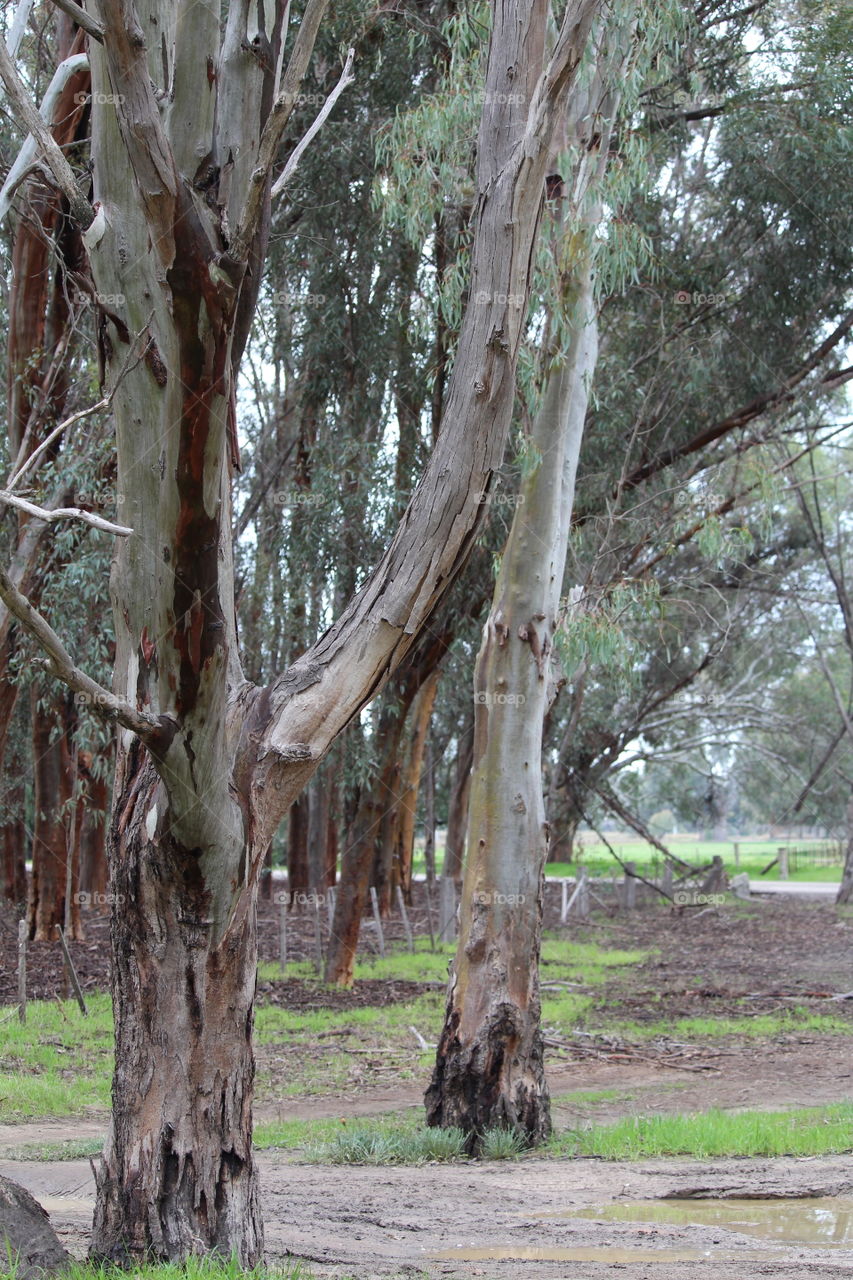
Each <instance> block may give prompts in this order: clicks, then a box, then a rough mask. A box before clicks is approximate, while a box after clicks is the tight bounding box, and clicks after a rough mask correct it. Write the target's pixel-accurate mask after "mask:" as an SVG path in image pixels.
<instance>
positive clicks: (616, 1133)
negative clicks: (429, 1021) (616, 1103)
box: [550, 1102, 853, 1160]
mask: <svg viewBox="0 0 853 1280" xmlns="http://www.w3.org/2000/svg"><path fill="white" fill-rule="evenodd" d="M851 1134H853V1103H849V1102H844V1103H835V1104H833V1105H830V1106H824V1107H804V1108H802V1109H801V1110H796V1111H742V1112H728V1111H702V1112H698V1113H695V1114H691V1115H669V1116H634V1117H631V1118H629V1119H625V1120H620V1121H618V1122H617V1123H616V1124H609V1125H596V1126H589V1127H585V1128H582V1129H575V1130H568V1131H566V1132H564V1133H562V1134H560V1135H559V1136H558V1137H557V1138H556V1139H553V1140H552V1142H551V1144H550V1149H551V1150H552V1151H553V1152H554V1153H555V1154H558V1155H570V1156H597V1157H599V1158H603V1159H605V1160H643V1159H647V1158H648V1157H651V1156H693V1157H694V1158H696V1159H711V1158H713V1157H724V1156H725V1157H731V1156H821V1155H837V1154H841V1153H845V1152H849V1151H851V1150H853V1145H851Z"/></svg>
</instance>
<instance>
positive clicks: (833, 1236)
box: [548, 1196, 853, 1249]
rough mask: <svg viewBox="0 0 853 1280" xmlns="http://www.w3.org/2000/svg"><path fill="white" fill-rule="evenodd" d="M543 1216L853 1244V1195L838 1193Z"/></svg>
mask: <svg viewBox="0 0 853 1280" xmlns="http://www.w3.org/2000/svg"><path fill="white" fill-rule="evenodd" d="M548 1216H549V1217H561V1218H595V1219H596V1220H597V1221H602V1220H603V1221H605V1222H660V1223H666V1224H668V1225H670V1226H701V1227H724V1228H725V1229H726V1230H727V1231H739V1232H741V1233H742V1234H744V1235H747V1236H757V1237H758V1238H759V1239H760V1240H766V1241H768V1242H769V1243H771V1244H787V1245H791V1244H793V1245H811V1246H812V1248H820V1249H843V1248H845V1247H846V1248H853V1198H848V1197H841V1196H832V1197H827V1198H825V1199H813V1200H689V1201H685V1200H638V1201H635V1202H633V1203H631V1202H628V1203H625V1204H605V1205H601V1206H600V1207H599V1208H597V1209H569V1210H567V1211H566V1212H565V1213H561V1214H559V1215H558V1214H553V1215H552V1214H549V1215H548Z"/></svg>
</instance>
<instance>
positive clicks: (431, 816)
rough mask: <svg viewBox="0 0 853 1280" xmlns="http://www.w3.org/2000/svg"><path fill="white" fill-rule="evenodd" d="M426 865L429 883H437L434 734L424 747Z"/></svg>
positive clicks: (428, 736)
mask: <svg viewBox="0 0 853 1280" xmlns="http://www.w3.org/2000/svg"><path fill="white" fill-rule="evenodd" d="M423 788H424V865H425V866H426V879H427V884H428V885H429V886H430V887H432V885H434V884H435V758H434V752H433V746H432V735H431V734H429V733H428V734H427V740H426V746H425V747H424V781H423Z"/></svg>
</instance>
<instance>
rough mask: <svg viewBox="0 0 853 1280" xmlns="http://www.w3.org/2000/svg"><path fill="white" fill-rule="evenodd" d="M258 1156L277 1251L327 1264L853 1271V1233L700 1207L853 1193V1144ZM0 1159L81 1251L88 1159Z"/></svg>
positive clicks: (699, 1279)
mask: <svg viewBox="0 0 853 1280" xmlns="http://www.w3.org/2000/svg"><path fill="white" fill-rule="evenodd" d="M259 1160H260V1167H261V1177H262V1187H263V1198H264V1203H265V1216H266V1224H267V1227H266V1237H267V1253H268V1257H269V1260H270V1262H273V1263H275V1262H282V1261H284V1260H285V1259H286V1258H287V1257H299V1258H305V1259H308V1260H309V1263H310V1270H311V1271H312V1272H314V1274H316V1275H318V1276H323V1277H325V1276H339V1277H344V1276H352V1277H358V1278H359V1280H368V1277H372V1276H376V1277H380V1276H381V1277H391V1276H407V1277H416V1276H428V1277H436V1278H437V1277H459V1278H460V1280H461V1278H462V1277H474V1276H484V1277H494V1278H500V1280H528V1278H529V1277H541V1278H542V1280H550V1278H551V1277H555V1278H556V1277H560V1278H561V1280H562V1278H571V1280H595V1278H596V1277H599V1276H600V1277H608V1276H617V1275H619V1276H624V1277H626V1280H752V1278H753V1277H755V1278H756V1280H757V1278H758V1277H763V1276H770V1277H777V1278H778V1280H799V1277H803V1276H823V1277H826V1278H827V1280H830V1278H832V1277H837V1276H849V1275H850V1274H851V1271H853V1248H850V1247H842V1248H838V1247H831V1243H830V1242H824V1241H821V1243H820V1244H819V1245H817V1246H815V1245H800V1244H791V1243H788V1244H786V1243H782V1242H779V1241H773V1240H767V1239H762V1238H760V1237H755V1236H753V1235H750V1234H746V1233H745V1231H743V1230H734V1229H731V1228H730V1227H720V1226H717V1225H713V1226H711V1225H702V1224H701V1222H700V1223H697V1224H691V1222H690V1218H691V1215H693V1214H695V1215H696V1216H699V1217H701V1215H702V1213H703V1210H704V1209H705V1207H706V1201H707V1198H708V1197H714V1198H719V1197H725V1198H728V1197H735V1198H736V1199H738V1200H739V1199H741V1198H742V1197H751V1198H755V1197H779V1196H783V1197H815V1196H820V1197H839V1196H840V1197H847V1198H848V1200H847V1203H848V1205H849V1204H853V1201H851V1200H849V1197H850V1195H851V1192H853V1166H851V1162H850V1161H849V1160H845V1159H839V1158H832V1159H819V1160H779V1159H777V1160H736V1161H713V1162H710V1163H707V1164H701V1163H698V1162H697V1161H695V1160H655V1161H644V1162H636V1163H630V1164H626V1163H616V1162H613V1163H611V1162H604V1161H593V1160H551V1161H544V1160H537V1159H523V1160H519V1161H516V1162H513V1163H509V1164H483V1165H427V1166H424V1167H421V1168H357V1167H346V1168H340V1167H336V1168H331V1167H328V1166H316V1165H298V1164H289V1163H288V1164H285V1163H283V1162H281V1161H280V1160H277V1159H276V1158H275V1157H274V1156H272V1155H268V1154H267V1155H265V1154H261V1156H260V1158H259ZM0 1174H4V1175H5V1176H7V1177H13V1178H16V1179H17V1180H18V1181H19V1182H22V1183H24V1185H26V1186H27V1187H28V1188H29V1189H30V1190H31V1191H32V1192H33V1194H34V1195H35V1196H36V1197H37V1198H38V1199H39V1200H41V1202H42V1203H43V1204H44V1205H45V1207H46V1208H47V1209H48V1210H49V1212H50V1215H51V1220H52V1221H53V1223H54V1226H55V1227H56V1228H57V1230H58V1232H59V1234H60V1236H61V1238H62V1240H63V1242H64V1243H65V1244H66V1246H67V1247H68V1248H69V1249H70V1250H71V1251H72V1252H73V1253H75V1254H78V1255H82V1253H83V1251H84V1250H85V1247H86V1239H87V1232H88V1227H89V1224H90V1222H91V1214H92V1207H93V1194H94V1183H93V1179H92V1174H91V1170H90V1168H89V1166H88V1164H87V1163H86V1162H85V1161H70V1162H65V1163H62V1164H32V1163H21V1162H13V1161H3V1162H0ZM664 1196H666V1197H671V1196H677V1197H681V1198H683V1197H688V1199H687V1200H685V1201H683V1202H679V1204H678V1206H677V1208H678V1209H679V1211H682V1210H683V1213H684V1217H685V1219H686V1221H683V1222H681V1223H678V1224H667V1223H659V1222H655V1221H654V1215H653V1213H652V1212H651V1211H650V1212H649V1219H650V1220H649V1221H648V1222H643V1221H639V1222H637V1221H632V1222H625V1223H614V1222H609V1221H604V1220H601V1219H595V1218H593V1219H592V1220H590V1219H587V1218H581V1217H577V1216H574V1215H576V1214H578V1213H582V1212H584V1211H589V1210H598V1209H600V1207H601V1206H603V1205H605V1204H607V1203H608V1202H612V1201H614V1200H616V1201H620V1202H626V1203H631V1202H635V1201H638V1200H641V1201H650V1200H654V1199H657V1198H659V1197H664ZM805 1203H806V1205H808V1201H806V1202H805ZM821 1203H822V1204H823V1205H825V1204H827V1203H828V1202H827V1201H822V1202H821ZM825 1211H826V1210H824V1212H825ZM745 1216H746V1217H747V1218H749V1217H758V1218H759V1219H760V1217H761V1214H760V1212H755V1211H753V1212H752V1213H747V1214H746V1215H745ZM795 1216H796V1215H795ZM848 1218H849V1213H848ZM848 1226H849V1223H848ZM795 1234H796V1228H795ZM827 1243H830V1247H826V1245H827ZM493 1255H499V1256H497V1257H495V1256H493Z"/></svg>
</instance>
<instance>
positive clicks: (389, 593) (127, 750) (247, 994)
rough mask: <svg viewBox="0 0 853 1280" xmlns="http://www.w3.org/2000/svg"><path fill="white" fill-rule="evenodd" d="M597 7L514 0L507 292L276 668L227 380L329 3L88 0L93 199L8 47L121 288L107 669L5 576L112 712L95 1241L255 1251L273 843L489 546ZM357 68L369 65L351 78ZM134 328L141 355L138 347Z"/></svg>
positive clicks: (82, 219) (497, 258) (10, 598)
mask: <svg viewBox="0 0 853 1280" xmlns="http://www.w3.org/2000/svg"><path fill="white" fill-rule="evenodd" d="M64 3H65V4H66V7H67V3H68V0H64ZM599 7H600V6H599V5H598V4H597V3H595V0H578V2H577V3H574V2H573V3H571V4H569V5H568V6H567V8H566V10H565V12H564V14H563V16H562V19H561V21H560V24H559V27H558V29H557V30H556V31H554V32H553V34H552V33H551V31H550V30H549V27H548V14H549V7H548V5H547V4H546V3H544V2H543V0H525V2H524V3H522V4H518V5H516V6H513V8H512V10H511V11H508V10H504V9H503V8H500V7H499V8H497V9H496V10H495V14H494V20H493V24H492V29H491V33H490V43H489V58H488V66H487V71H486V77H485V96H484V99H483V107H482V113H481V119H480V124H479V129H478V142H477V182H476V192H475V196H476V203H477V210H478V212H477V223H476V230H475V233H474V240H473V248H472V254H471V263H470V290H471V296H472V297H477V296H478V295H479V294H486V295H488V296H489V298H491V299H492V301H491V304H490V305H488V306H482V305H472V306H468V307H467V308H466V311H465V316H464V319H463V322H462V327H461V331H460V335H459V341H458V345H457V349H456V358H455V363H454V366H453V371H452V373H451V376H450V379H449V381H448V386H447V392H446V396H445V398H444V403H443V406H442V425H441V430H440V431H439V433H438V440H437V443H436V447H435V450H434V451H433V453H432V456H431V458H430V461H429V464H428V466H427V468H426V471H425V473H424V475H423V477H422V479H421V481H420V483H419V485H418V487H417V488H416V490H415V492H414V494H413V495H412V498H411V500H410V502H409V504H408V506H407V507H406V511H405V514H404V516H403V518H402V520H401V522H400V525H399V527H398V529H397V530H396V532H395V534H394V537H393V538H392V540H391V542H390V544H389V545H388V547H387V548H386V550H385V552H384V554H383V555H382V557H381V559H380V560H379V562H378V564H377V565H376V566H375V568H374V569H373V571H372V572H371V573H369V574H368V576H367V577H366V579H365V580H364V582H363V583H362V584H361V586H360V589H359V590H358V591H357V593H356V594H355V596H354V597H353V598H352V599H351V600H350V601H349V603H347V604H346V606H345V607H344V609H343V611H342V612H341V613H340V614H339V615H338V617H337V619H336V621H334V622H333V623H332V625H331V626H330V627H329V628H328V630H327V631H326V632H325V633H324V634H323V635H322V636H321V637H320V639H319V640H317V641H315V642H314V643H312V644H311V645H310V646H309V647H308V649H307V650H306V652H305V653H303V654H302V655H301V656H300V657H299V658H298V659H296V661H295V662H292V663H291V664H290V666H289V667H288V669H287V670H285V671H283V672H279V673H277V674H276V675H275V676H274V678H273V679H272V681H271V682H270V683H268V684H266V685H265V686H263V687H259V686H257V685H255V684H253V683H252V682H251V681H249V680H248V679H246V677H245V675H244V673H243V671H242V669H241V665H240V658H239V647H238V643H237V637H236V630H235V622H234V596H233V591H234V575H233V553H232V547H231V492H230V491H231V477H230V474H229V458H230V457H231V458H233V456H234V441H235V436H236V434H237V433H236V430H235V427H236V421H235V419H236V404H235V400H236V397H235V378H236V371H237V367H238V364H239V361H240V358H241V355H242V349H243V345H244V343H245V339H246V335H247V333H248V329H249V322H250V320H251V316H252V314H253V312H254V307H255V301H256V296H257V292H258V288H259V284H260V277H261V270H262V264H263V260H264V257H265V251H266V238H267V227H268V216H267V211H268V200H269V196H270V194H271V193H273V194H275V195H278V194H279V191H280V190H281V189H282V188H284V187H286V185H287V181H288V179H289V177H290V175H291V174H292V172H293V170H294V167H295V165H296V164H297V162H298V153H299V147H298V146H297V148H296V149H295V150H294V151H293V152H291V154H290V157H289V160H288V162H287V164H286V165H285V169H284V171H283V173H282V175H281V177H279V178H278V179H276V181H275V182H273V180H272V176H273V169H274V166H275V161H276V156H277V153H278V149H279V143H280V141H281V139H282V136H283V133H284V130H285V127H286V125H287V121H288V119H289V117H290V115H291V113H292V109H293V105H294V101H295V99H296V96H297V94H298V92H299V88H300V85H301V83H302V80H303V76H304V73H305V70H306V67H307V65H308V63H309V60H310V56H311V51H312V48H313V46H314V42H315V39H316V35H317V31H318V29H319V27H320V24H321V22H322V20H323V16H324V12H325V9H326V0H308V3H307V5H306V7H305V10H304V13H303V14H302V16H301V21H299V22H298V23H297V22H296V18H295V15H294V19H293V22H292V23H288V27H287V29H286V30H285V29H284V28H285V19H289V18H290V10H289V6H286V5H276V6H272V5H271V6H266V7H264V8H263V9H260V10H258V9H250V6H248V5H247V4H232V5H230V6H228V7H227V12H224V11H223V10H222V9H221V8H220V6H218V5H213V4H211V5H205V6H197V5H193V6H189V7H187V6H183V5H178V4H177V3H173V4H163V3H161V2H160V0H158V2H157V3H150V4H149V3H140V4H134V3H133V2H132V0H121V3H117V4H106V3H103V4H98V5H96V6H93V11H85V12H84V11H83V10H82V9H80V10H77V8H76V7H75V10H74V12H75V14H76V16H77V19H78V20H79V22H80V23H81V24H82V25H83V26H84V28H85V30H86V31H87V34H88V37H89V62H90V66H91V72H92V90H93V112H92V143H91V145H92V180H93V196H94V201H93V202H92V203H90V201H89V199H88V198H87V196H86V195H85V194H84V193H83V191H82V190H81V188H80V185H79V184H78V180H77V175H76V174H75V172H74V170H73V168H72V167H71V165H70V164H69V162H68V161H67V159H66V158H65V157H64V156H63V154H62V152H61V150H60V149H59V148H58V147H57V146H56V144H55V142H53V140H52V139H51V138H50V136H49V134H48V133H47V131H46V130H45V128H44V125H43V123H42V122H41V120H40V119H39V117H38V114H37V112H36V110H35V108H34V105H33V102H32V99H31V97H30V96H29V94H28V92H27V89H26V86H25V84H24V83H23V81H22V79H21V77H20V75H19V74H18V72H17V70H16V67H15V65H14V62H13V60H12V59H11V57H10V56H9V53H8V51H7V49H6V47H5V45H0V75H1V76H2V79H3V81H4V84H5V86H6V89H7V93H8V95H9V99H10V102H11V104H12V106H13V108H14V110H15V112H16V113H17V115H18V118H19V120H20V122H21V124H22V126H23V127H24V128H25V129H29V130H31V131H32V133H33V135H34V137H35V138H36V139H37V142H38V146H39V148H40V150H41V154H42V156H43V159H44V162H45V163H46V165H47V166H48V169H49V171H50V172H51V174H52V176H53V180H54V181H55V182H56V183H57V185H58V186H59V188H60V189H61V190H62V191H63V193H64V194H65V196H66V197H67V199H68V204H69V212H70V216H71V217H72V218H73V219H74V220H75V221H76V222H77V223H78V225H79V226H80V227H81V230H82V233H83V242H84V244H85V246H86V249H87V256H88V262H89V266H90V268H91V271H92V275H93V279H94V283H95V287H96V290H97V292H98V293H99V294H100V295H101V296H102V297H106V296H107V295H109V296H110V297H111V298H113V299H114V300H115V299H117V298H121V299H122V301H121V302H116V303H115V305H114V306H112V307H111V308H110V312H109V314H108V315H107V316H106V332H105V335H104V339H103V351H104V361H105V372H106V377H107V380H108V382H109V383H110V385H111V387H112V388H113V391H114V395H113V400H112V407H113V411H114V415H115V424H116V437H117V479H116V495H117V498H120V499H121V503H120V516H121V521H122V523H121V524H115V523H113V525H112V532H113V533H114V534H115V535H116V536H117V537H118V538H119V543H118V550H117V552H116V556H115V561H114V567H113V574H112V592H113V609H114V619H115V627H116V650H117V653H116V671H115V677H114V690H115V691H114V692H111V691H109V690H108V689H106V688H104V687H103V686H101V685H99V684H98V683H97V682H96V681H95V680H93V679H92V677H91V676H90V675H88V674H87V673H86V672H85V671H84V670H83V669H82V668H81V667H80V666H79V665H78V664H77V663H76V662H75V660H74V657H73V656H72V654H71V653H70V652H69V650H68V648H67V647H66V646H65V644H64V643H63V641H62V639H61V638H60V637H59V636H58V635H57V633H56V632H55V631H54V630H53V629H52V628H51V627H50V626H49V625H48V623H47V621H46V620H45V619H44V618H43V616H42V615H41V614H40V613H39V612H38V611H37V610H35V609H34V608H33V606H32V605H31V604H30V603H29V602H28V601H27V600H26V599H25V597H24V596H23V595H22V593H21V592H20V591H19V590H18V589H17V588H16V587H15V585H14V583H13V582H12V580H11V578H10V576H9V574H8V573H6V572H5V571H4V572H2V573H0V596H2V599H3V600H4V602H5V603H6V605H7V607H8V608H10V609H11V610H12V611H13V612H14V614H15V616H16V617H17V618H18V619H19V621H20V622H21V623H22V624H23V625H24V626H25V627H26V628H27V629H28V630H29V631H30V632H31V634H33V635H34V636H35V637H36V639H37V640H38V642H39V644H40V645H41V646H42V648H43V649H44V651H45V653H46V655H47V657H48V661H49V665H50V667H51V669H52V670H53V672H54V673H55V674H57V675H58V676H60V677H61V678H62V679H63V680H64V681H65V682H66V683H67V684H68V685H69V686H70V687H71V688H72V689H73V690H74V691H75V692H76V693H79V694H84V695H87V696H88V697H90V698H91V699H92V702H93V705H96V706H97V707H98V708H99V709H100V710H101V712H102V714H103V716H104V717H105V718H106V719H108V720H111V721H112V722H113V723H115V724H117V725H118V726H119V730H120V732H119V744H118V764H117V769H116V777H115V786H114V800H113V808H112V816H111V823H110V832H109V841H110V859H111V872H112V886H113V892H114V894H115V896H116V902H117V907H116V909H115V910H114V912H113V917H112V932H113V948H114V971H113V995H114V1010H115V1032H116V1067H115V1076H114V1081H113V1115H112V1125H111V1130H110V1135H109V1138H108V1141H107V1146H106V1150H105V1154H104V1158H103V1161H102V1163H101V1166H100V1168H99V1170H98V1177H97V1183H98V1186H97V1207H96V1213H95V1226H94V1239H93V1249H94V1252H95V1253H96V1254H106V1255H110V1256H122V1257H132V1258H141V1257H143V1256H145V1255H152V1254H153V1255H155V1256H158V1257H166V1258H180V1257H184V1256H186V1255H188V1254H190V1253H197V1252H199V1251H204V1250H210V1249H218V1250H221V1251H223V1252H225V1253H228V1254H231V1253H233V1254H234V1255H235V1256H236V1257H237V1258H238V1259H239V1261H240V1262H241V1263H242V1264H244V1265H248V1264H252V1263H254V1262H256V1261H257V1260H259V1258H260V1256H261V1252H262V1247H263V1225H262V1219H261V1214H260V1206H259V1194H258V1177H257V1169H256V1166H255V1163H254V1160H253V1157H252V1150H251V1097H252V1080H253V1074H254V1069H253V1059H252V1034H251V1033H252V1007H253V996H254V987H255V964H256V927H255V898H256V890H257V879H258V873H259V868H260V865H261V863H262V860H263V857H264V854H265V852H266V849H267V847H268V845H269V841H270V839H271V836H272V833H273V831H274V830H275V828H276V827H277V825H278V823H279V822H280V820H281V818H282V816H283V815H284V813H286V812H287V810H288V808H289V807H290V805H291V804H292V803H293V801H294V800H295V798H296V797H297V795H298V794H299V792H300V791H301V790H302V788H303V787H304V786H305V784H306V783H307V782H308V781H309V779H310V777H311V775H312V774H313V773H314V771H315V770H316V768H317V767H318V765H319V763H320V761H321V760H322V758H323V756H324V755H325V753H326V752H327V751H328V749H329V747H330V746H331V744H332V743H333V742H334V740H335V739H336V738H337V737H338V735H339V734H340V733H341V732H342V731H343V729H344V728H345V727H346V725H347V724H348V723H349V722H350V721H351V720H352V719H353V718H354V717H355V716H357V715H358V714H359V712H360V710H361V709H362V707H363V706H364V705H365V704H366V703H367V702H368V701H369V700H370V699H371V698H372V697H373V696H375V694H376V693H377V691H378V690H379V689H380V688H381V686H382V684H383V682H384V681H385V680H386V679H387V676H388V674H389V672H390V671H391V670H393V669H394V668H395V667H396V666H398V665H399V664H400V663H401V662H402V661H403V659H404V658H405V656H406V654H407V653H408V652H409V651H410V649H411V648H412V646H413V644H414V643H415V641H416V639H417V636H418V634H419V632H420V631H421V630H422V628H423V626H424V624H425V623H426V621H427V620H428V618H429V617H430V615H431V613H432V611H433V609H434V608H435V606H436V604H437V602H438V601H439V599H440V598H441V596H442V594H443V593H444V591H446V589H447V586H448V584H449V583H450V582H451V581H452V580H453V578H454V577H455V575H456V574H457V572H458V570H459V568H460V566H461V564H462V563H463V562H464V560H465V558H466V556H467V554H468V553H469V551H470V549H471V546H472V544H473V541H474V538H475V536H476V531H477V528H478V525H479V522H480V519H481V515H482V503H481V502H480V500H479V499H480V496H481V495H482V493H484V492H488V489H489V485H490V478H491V475H492V473H493V471H494V470H495V468H496V467H497V466H498V465H499V464H500V459H501V456H502V453H503V448H504V443H505V439H506V435H507V431H508V428H509V424H510V418H511V413H512V406H513V397H514V384H515V367H516V361H517V355H518V349H519V345H520V341H521V336H522V330H523V324H524V317H525V313H526V302H527V296H528V288H529V278H528V277H529V272H530V263H531V259H532V256H533V253H534V246H535V240H536V231H537V225H538V221H539V215H540V209H541V205H542V197H543V190H544V185H545V176H546V173H547V166H548V160H549V156H550V154H551V151H552V147H553V139H554V132H555V125H556V121H557V119H558V117H559V115H560V113H561V112H562V111H563V110H564V109H565V106H566V102H567V100H568V99H569V97H570V95H571V92H572V89H573V87H574V86H575V84H576V82H577V75H578V67H579V64H580V61H581V58H582V55H583V52H584V49H585V46H586V42H587V36H588V32H589V30H590V27H591V25H592V23H593V21H594V19H595V17H596V15H597V13H598V11H599ZM223 24H224V25H223ZM288 45H289V56H288V57H287V59H286V60H285V58H284V56H283V55H284V53H285V52H286V51H287V46H288ZM348 78H349V64H347V66H346V67H345V70H344V72H343V74H342V79H341V81H340V82H339V86H338V87H340V88H341V89H342V90H343V88H344V87H345V83H346V81H347V79H348ZM306 138H307V135H306ZM131 351H132V352H135V353H137V354H138V356H139V357H140V358H139V359H138V360H137V361H136V363H131V364H130V365H129V366H127V367H125V365H126V357H127V355H128V353H129V352H131ZM119 371H123V374H124V376H123V378H122V379H121V380H120V381H119V380H118V374H119ZM106 523H110V522H106Z"/></svg>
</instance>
